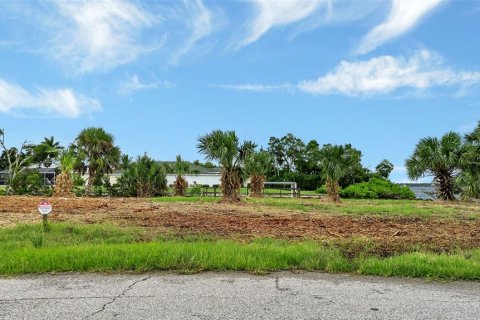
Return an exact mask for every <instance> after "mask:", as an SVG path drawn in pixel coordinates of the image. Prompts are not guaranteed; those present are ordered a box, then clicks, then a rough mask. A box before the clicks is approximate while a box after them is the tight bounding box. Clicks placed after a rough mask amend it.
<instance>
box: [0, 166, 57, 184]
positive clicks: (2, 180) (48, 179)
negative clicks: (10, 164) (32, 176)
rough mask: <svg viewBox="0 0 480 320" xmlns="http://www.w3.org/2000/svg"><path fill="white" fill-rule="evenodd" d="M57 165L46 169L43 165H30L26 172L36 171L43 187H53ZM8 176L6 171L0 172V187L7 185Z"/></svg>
mask: <svg viewBox="0 0 480 320" xmlns="http://www.w3.org/2000/svg"><path fill="white" fill-rule="evenodd" d="M57 167H58V166H57V164H55V163H54V164H52V165H51V166H50V167H48V168H46V167H44V166H43V165H42V166H38V165H31V166H29V167H28V170H36V171H38V172H39V173H40V174H41V175H42V177H43V184H44V185H45V186H53V185H54V184H55V178H56V172H55V170H56V169H57ZM8 176H9V172H8V170H3V171H0V186H4V185H6V184H7V179H8Z"/></svg>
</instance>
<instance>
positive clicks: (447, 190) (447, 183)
mask: <svg viewBox="0 0 480 320" xmlns="http://www.w3.org/2000/svg"><path fill="white" fill-rule="evenodd" d="M433 183H434V185H435V193H436V195H437V198H438V199H441V200H447V201H452V200H455V195H454V190H453V189H454V186H455V183H454V178H453V176H452V174H451V173H450V172H440V173H438V174H437V175H436V176H435V178H434V180H433Z"/></svg>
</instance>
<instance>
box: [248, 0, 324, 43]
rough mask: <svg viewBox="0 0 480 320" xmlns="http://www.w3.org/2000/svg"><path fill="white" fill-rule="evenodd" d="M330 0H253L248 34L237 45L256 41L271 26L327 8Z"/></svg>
mask: <svg viewBox="0 0 480 320" xmlns="http://www.w3.org/2000/svg"><path fill="white" fill-rule="evenodd" d="M330 2H331V1H330V0H282V1H272V0H253V4H254V6H255V10H256V15H255V17H254V19H253V21H251V22H250V25H249V28H248V29H249V30H248V35H247V36H246V38H245V39H243V40H242V41H241V42H240V43H239V47H241V46H245V45H248V44H250V43H252V42H255V41H257V40H258V39H259V38H260V37H261V36H262V35H264V34H265V33H266V32H268V30H270V29H271V28H273V27H276V26H282V25H288V24H291V23H294V22H298V21H301V20H304V19H306V18H307V17H309V16H311V15H312V14H314V13H315V12H317V10H318V9H319V8H320V7H322V6H324V7H327V8H328V7H329V5H330Z"/></svg>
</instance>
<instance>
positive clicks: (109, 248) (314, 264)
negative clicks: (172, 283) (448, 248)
mask: <svg viewBox="0 0 480 320" xmlns="http://www.w3.org/2000/svg"><path fill="white" fill-rule="evenodd" d="M0 243H2V246H1V247H0V256H1V257H2V259H0V274H1V275H15V274H25V273H42V272H67V271H93V272H117V271H134V272H145V271H152V270H175V271H179V272H198V271H205V270H217V271H219V270H221V271H225V270H235V271H248V272H255V273H265V272H270V271H278V270H298V269H301V270H310V271H325V272H350V273H358V274H370V275H384V276H406V277H426V278H433V279H465V280H480V250H469V251H463V252H462V251H458V252H455V253H453V254H433V253H426V252H412V253H405V254H402V255H398V256H393V257H388V258H380V257H376V256H371V255H367V254H364V255H362V254H361V255H358V256H357V257H355V258H348V257H347V256H346V255H344V254H343V253H342V251H340V250H339V249H337V248H335V247H334V246H332V245H330V244H328V243H317V242H311V241H307V242H289V241H285V240H272V239H256V240H254V241H250V242H236V241H234V240H221V239H212V238H208V237H202V236H198V237H191V238H187V239H185V238H178V237H175V236H168V235H167V236H161V237H155V238H150V237H148V236H147V235H146V234H145V232H144V231H142V229H138V228H120V227H114V226H111V225H74V224H66V223H56V224H52V225H51V230H50V231H49V232H42V231H41V227H40V225H20V226H17V227H15V228H10V229H0Z"/></svg>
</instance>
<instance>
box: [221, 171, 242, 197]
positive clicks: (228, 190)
mask: <svg viewBox="0 0 480 320" xmlns="http://www.w3.org/2000/svg"><path fill="white" fill-rule="evenodd" d="M221 183H222V185H221V187H222V193H223V197H222V201H224V202H238V201H240V177H239V176H238V173H237V172H235V171H228V170H225V169H222V178H221Z"/></svg>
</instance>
